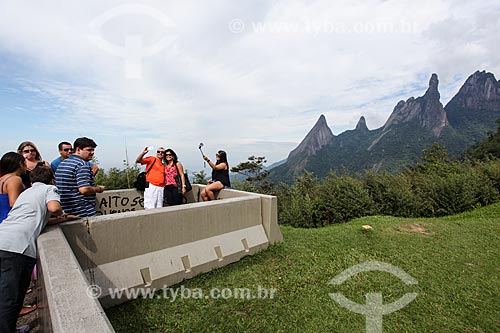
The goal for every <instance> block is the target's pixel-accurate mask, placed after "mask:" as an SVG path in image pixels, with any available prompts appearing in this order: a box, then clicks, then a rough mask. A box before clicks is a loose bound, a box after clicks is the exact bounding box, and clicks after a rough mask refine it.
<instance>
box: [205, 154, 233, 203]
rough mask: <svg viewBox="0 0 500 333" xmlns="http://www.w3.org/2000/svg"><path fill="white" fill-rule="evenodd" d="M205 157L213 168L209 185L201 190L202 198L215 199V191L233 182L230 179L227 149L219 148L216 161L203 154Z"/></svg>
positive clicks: (206, 199)
mask: <svg viewBox="0 0 500 333" xmlns="http://www.w3.org/2000/svg"><path fill="white" fill-rule="evenodd" d="M203 158H204V159H205V161H207V162H208V165H209V166H210V167H211V168H212V179H210V180H209V181H208V185H207V186H205V188H204V189H203V191H201V198H202V199H203V201H208V200H214V199H215V195H214V192H216V191H220V190H222V189H223V188H226V187H230V186H231V182H230V181H229V163H227V154H226V152H225V151H223V150H219V151H218V152H217V154H215V159H216V163H213V162H212V161H210V160H209V159H208V157H207V156H203Z"/></svg>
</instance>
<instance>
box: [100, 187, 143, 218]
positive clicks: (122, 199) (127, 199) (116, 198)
mask: <svg viewBox="0 0 500 333" xmlns="http://www.w3.org/2000/svg"><path fill="white" fill-rule="evenodd" d="M142 209H144V198H143V197H142V196H141V195H140V194H135V193H134V195H131V193H130V192H118V193H113V194H112V195H107V194H106V193H105V192H104V193H103V194H101V195H99V196H97V198H96V211H97V215H109V214H116V213H124V212H133V211H136V210H142Z"/></svg>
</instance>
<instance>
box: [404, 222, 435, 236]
mask: <svg viewBox="0 0 500 333" xmlns="http://www.w3.org/2000/svg"><path fill="white" fill-rule="evenodd" d="M398 230H399V231H409V232H418V233H419V234H423V235H433V234H434V233H433V232H431V231H429V230H427V229H425V227H424V226H423V225H421V224H418V223H414V224H407V225H403V226H401V227H399V228H398Z"/></svg>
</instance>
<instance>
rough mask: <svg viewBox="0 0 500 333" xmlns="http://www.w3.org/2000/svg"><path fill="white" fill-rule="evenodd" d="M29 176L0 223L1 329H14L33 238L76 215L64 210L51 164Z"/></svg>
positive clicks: (27, 279) (33, 260)
mask: <svg viewBox="0 0 500 333" xmlns="http://www.w3.org/2000/svg"><path fill="white" fill-rule="evenodd" d="M30 178H31V182H32V183H33V186H32V187H30V188H28V189H27V190H25V191H24V192H22V193H21V194H20V195H19V197H18V198H17V200H16V202H15V203H14V206H13V207H12V210H11V211H10V212H9V215H8V216H7V218H6V219H5V220H4V221H3V222H2V223H1V224H0V268H1V269H0V332H15V329H16V328H15V327H16V321H17V317H18V316H19V313H20V311H21V309H22V307H23V301H24V297H25V295H26V290H27V289H28V286H29V283H30V276H31V272H32V270H33V267H34V266H35V263H36V239H37V238H38V236H39V235H40V233H41V232H42V230H43V228H44V227H45V225H47V223H48V224H55V223H60V222H64V221H69V220H74V219H77V218H79V217H78V216H74V215H67V214H65V213H64V212H63V210H62V207H61V203H60V196H59V192H58V190H57V188H56V187H55V186H54V172H53V171H52V168H51V167H50V166H46V165H44V164H43V163H41V164H40V165H38V166H36V167H35V168H34V169H33V170H32V172H31V174H30ZM51 214H52V215H53V216H55V217H50V215H51Z"/></svg>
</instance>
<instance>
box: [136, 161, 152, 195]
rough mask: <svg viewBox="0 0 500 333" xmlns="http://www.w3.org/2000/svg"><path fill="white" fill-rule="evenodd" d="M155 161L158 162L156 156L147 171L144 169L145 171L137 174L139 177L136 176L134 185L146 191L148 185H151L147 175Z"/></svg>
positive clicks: (139, 189)
mask: <svg viewBox="0 0 500 333" xmlns="http://www.w3.org/2000/svg"><path fill="white" fill-rule="evenodd" d="M155 163H156V158H155V160H154V161H153V164H151V166H150V167H149V169H148V170H147V171H146V172H144V171H143V172H140V173H139V174H138V175H137V178H136V180H135V182H134V187H135V188H136V189H137V190H138V191H145V190H146V187H149V183H148V182H147V181H146V175H147V174H148V173H149V171H151V169H152V168H153V166H154V165H155Z"/></svg>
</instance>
